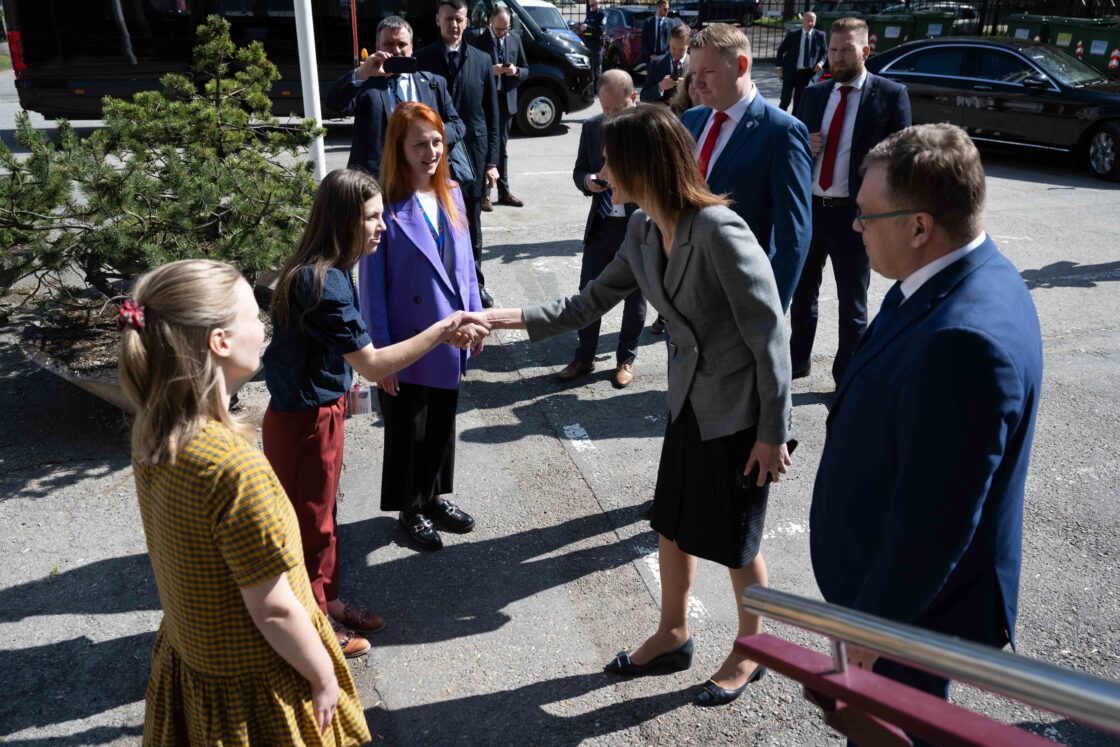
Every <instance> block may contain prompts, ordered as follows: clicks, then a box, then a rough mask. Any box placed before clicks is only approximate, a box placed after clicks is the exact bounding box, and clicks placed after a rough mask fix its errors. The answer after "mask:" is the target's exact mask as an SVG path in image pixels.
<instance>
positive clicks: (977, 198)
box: [809, 124, 1042, 698]
mask: <svg viewBox="0 0 1120 747" xmlns="http://www.w3.org/2000/svg"><path fill="white" fill-rule="evenodd" d="M864 169H865V172H864V179H863V184H862V185H861V187H860V190H859V195H858V197H857V198H856V200H857V203H858V210H859V212H857V213H856V216H857V217H856V225H857V226H858V228H859V231H860V233H861V234H862V236H863V243H864V246H865V247H866V248H867V255H868V257H869V258H870V261H871V267H872V269H874V270H875V271H876V272H877V273H879V274H880V275H882V276H884V277H886V278H890V279H893V280H896V281H897V282H896V283H895V284H894V286H893V287H892V288H891V289H890V291H889V292H888V293H887V296H886V298H885V299H884V301H883V305H882V307H881V308H880V310H879V314H878V316H876V318H875V320H874V321H873V322H872V324H871V326H870V327H869V328H868V329H867V332H866V334H865V335H864V336H863V338H862V339H861V340H860V342H859V346H858V347H857V348H856V352H855V356H854V357H853V358H852V362H851V365H850V366H849V367H848V372H847V374H846V375H845V376H844V379H843V381H841V382H840V387H839V389H837V392H836V398H835V400H834V401H833V404H832V409H831V412H830V413H829V415H828V421H827V431H826V436H825V444H824V451H823V453H822V455H821V462H820V468H819V470H818V472H817V478H816V484H815V486H814V489H813V503H812V508H811V509H810V515H809V522H810V524H809V526H810V535H809V541H810V548H811V551H812V561H813V572H814V574H815V575H816V579H817V584H818V585H819V586H820V589H821V592H822V593H823V595H824V598H825V599H826V600H828V601H829V602H832V603H834V604H840V605H844V606H846V607H851V608H853V609H856V610H859V611H861V612H867V613H870V614H873V615H879V616H881V617H885V618H887V619H890V620H896V621H898V622H903V623H907V624H910V625H916V626H918V627H921V628H926V629H929V630H933V631H937V632H939V633H943V634H945V635H951V636H959V637H961V638H964V639H967V640H971V641H976V642H979V643H983V644H988V645H992V646H996V647H1002V646H1004V645H1005V644H1007V643H1011V644H1012V645H1014V643H1015V617H1016V610H1017V607H1018V597H1019V568H1020V564H1021V561H1022V557H1021V556H1022V533H1023V490H1024V483H1025V481H1026V477H1027V465H1028V461H1029V458H1030V449H1031V439H1032V436H1033V432H1034V423H1035V414H1036V411H1037V408H1038V401H1039V389H1040V387H1041V384H1042V340H1041V334H1040V331H1039V324H1038V315H1037V313H1036V311H1035V307H1034V303H1033V302H1032V300H1031V296H1030V292H1029V291H1028V290H1027V288H1026V286H1025V285H1024V284H1023V279H1022V277H1020V275H1019V271H1018V270H1016V269H1015V267H1014V266H1012V264H1011V263H1010V262H1009V261H1008V260H1007V259H1006V258H1005V257H1004V256H1003V255H1002V254H1000V252H999V250H998V249H997V248H996V246H995V244H994V243H993V242H992V240H991V238H990V237H989V236H987V235H986V234H985V233H984V229H983V209H984V193H985V177H984V169H983V166H982V164H981V162H980V155H979V153H978V152H977V150H976V147H975V146H974V145H973V144H972V141H971V140H969V138H968V135H966V134H965V133H964V131H963V130H961V129H959V128H957V127H954V126H952V125H948V124H936V125H919V126H917V127H909V128H907V129H905V130H902V131H901V132H898V133H895V134H894V135H891V136H890V137H888V138H887V139H885V140H884V141H883V142H881V143H879V145H877V146H875V147H874V148H873V149H872V150H871V152H870V153H869V154H868V156H867V159H866V160H865V161H864ZM848 658H849V661H851V662H853V663H854V664H856V665H858V666H861V667H863V668H870V667H874V670H875V671H876V672H878V673H879V674H883V675H885V676H888V677H891V678H892V679H895V680H898V681H900V682H904V683H906V684H908V685H911V686H913V687H917V688H919V689H921V690H925V691H926V692H929V693H932V694H934V695H938V696H940V697H943V698H944V697H946V696H947V695H948V681H947V680H945V679H944V678H942V677H938V676H936V675H932V674H928V673H925V672H920V671H918V670H916V669H912V668H909V667H906V666H903V665H901V664H897V663H895V662H892V661H888V660H885V659H876V656H875V654H873V653H872V652H868V651H865V650H862V649H855V648H852V647H849V648H848Z"/></svg>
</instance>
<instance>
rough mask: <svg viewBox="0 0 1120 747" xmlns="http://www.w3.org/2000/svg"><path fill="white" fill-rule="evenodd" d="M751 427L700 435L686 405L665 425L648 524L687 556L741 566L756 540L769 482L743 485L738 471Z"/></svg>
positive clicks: (747, 452) (749, 441) (748, 444)
mask: <svg viewBox="0 0 1120 747" xmlns="http://www.w3.org/2000/svg"><path fill="white" fill-rule="evenodd" d="M756 433H757V428H747V429H746V430H742V431H739V432H738V433H732V434H731V435H730V436H723V437H721V438H714V439H711V440H709V441H702V440H701V439H700V425H699V423H697V422H696V414H695V413H694V412H693V411H692V404H691V403H690V402H687V401H686V402H685V405H684V409H682V410H681V413H680V415H678V416H677V419H676V420H674V421H673V422H671V423H669V425H668V426H667V427H666V428H665V442H664V444H663V445H662V447H661V464H660V466H659V467H658V469H657V487H656V489H655V490H654V494H653V508H652V510H651V511H650V524H651V525H652V526H653V529H654V531H656V532H657V533H658V534H660V535H662V536H663V537H665V538H666V539H669V540H672V541H675V542H676V543H677V547H679V548H680V549H682V550H684V551H685V552H686V553H688V554H689V555H695V556H696V557H698V558H704V559H705V560H711V561H714V562H716V563H719V564H721V565H725V566H727V567H729V568H742V567H743V566H744V565H746V564H747V563H749V562H751V560H753V559H754V556H755V555H757V554H758V549H759V547H760V546H761V544H762V530H763V525H764V524H765V523H766V499H767V497H768V496H769V495H770V485H769V484H767V485H765V486H763V487H761V488H760V487H758V486H756V485H751V486H750V488H747V489H744V488H743V487H741V486H740V485H739V482H738V475H741V474H742V473H743V467H745V466H746V464H747V458H748V457H749V456H750V453H751V448H752V447H753V446H754V442H755V436H756Z"/></svg>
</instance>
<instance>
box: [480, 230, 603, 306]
mask: <svg viewBox="0 0 1120 747" xmlns="http://www.w3.org/2000/svg"><path fill="white" fill-rule="evenodd" d="M586 217H587V216H586V215H582V216H575V217H574V218H573V220H574V221H582V220H584V219H585V218H586ZM582 254H583V242H582V241H577V240H575V239H572V240H570V241H540V242H537V243H533V244H497V245H495V246H488V247H486V249H485V250H484V253H483V260H484V261H490V262H492V261H494V260H500V261H501V263H502V264H503V265H509V264H513V263H514V262H519V261H521V260H526V259H537V258H540V257H580V256H582ZM574 292H575V290H573V293H574Z"/></svg>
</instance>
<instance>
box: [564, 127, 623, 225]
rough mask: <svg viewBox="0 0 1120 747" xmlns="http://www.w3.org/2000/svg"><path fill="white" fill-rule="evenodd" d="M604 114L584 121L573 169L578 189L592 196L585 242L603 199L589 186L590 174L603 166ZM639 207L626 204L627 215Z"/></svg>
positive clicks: (573, 176)
mask: <svg viewBox="0 0 1120 747" xmlns="http://www.w3.org/2000/svg"><path fill="white" fill-rule="evenodd" d="M602 130H603V115H602V114H596V115H595V116H594V117H591V118H590V119H585V120H584V121H583V129H581V130H580V131H579V153H578V154H577V155H576V165H575V168H574V169H572V181H574V182H575V183H576V189H578V190H579V191H580V192H583V193H584V194H585V195H587V196H588V197H590V198H591V209H590V210H589V211H588V212H587V225H585V226H584V228H583V242H584V243H585V244H586V243H587V241H588V240H589V239H590V238H591V227H592V224H593V222H594V220H595V216H596V215H597V214H598V213H599V204H600V203H601V202H602V201H603V196H602V193H601V192H592V191H590V190H589V189H588V188H587V185H586V183H585V182H586V181H587V176H588V174H598V173H599V170H600V169H601V168H603V137H602ZM637 209H638V206H637V205H634V204H633V203H627V204H626V217H627V218H629V217H630V216H631V215H633V214H634V211H635V210H637Z"/></svg>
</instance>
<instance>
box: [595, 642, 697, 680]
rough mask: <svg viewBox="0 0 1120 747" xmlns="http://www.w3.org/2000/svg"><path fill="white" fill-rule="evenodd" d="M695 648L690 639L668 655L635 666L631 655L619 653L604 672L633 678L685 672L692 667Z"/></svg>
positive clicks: (625, 652)
mask: <svg viewBox="0 0 1120 747" xmlns="http://www.w3.org/2000/svg"><path fill="white" fill-rule="evenodd" d="M693 648H694V646H693V643H692V638H691V637H690V638H689V639H688V640H687V641H685V642H684V644H683V645H682V646H681V647H680V648H678V649H675V650H673V651H670V652H669V653H667V654H661V656H656V657H654V658H653V659H650V660H649V661H647V662H646V663H645V664H635V663H634V662H632V661H630V653H629V652H627V651H619V652H618V654H617V655H616V656H615V657H614V658H613V659H612V660H611V661H610V662H609V663H608V664H607V665H606V666H605V667H603V671H604V672H610V673H611V674H623V675H626V676H628V677H633V676H635V675H639V674H666V673H668V672H683V671H684V670H686V669H688V668H689V667H691V666H692V650H693Z"/></svg>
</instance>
